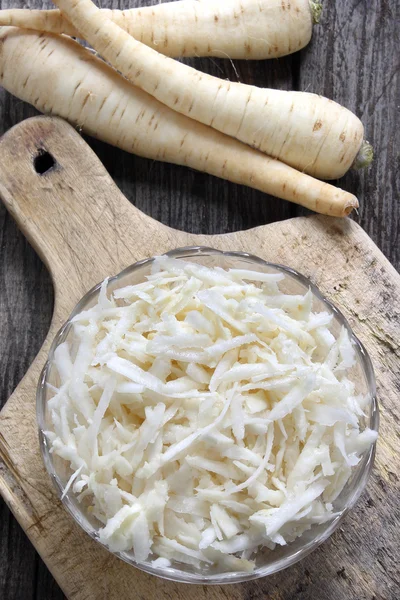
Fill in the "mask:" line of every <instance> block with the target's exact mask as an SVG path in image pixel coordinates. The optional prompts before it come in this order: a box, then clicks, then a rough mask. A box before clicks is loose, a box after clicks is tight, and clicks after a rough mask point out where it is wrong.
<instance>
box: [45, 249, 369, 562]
mask: <svg viewBox="0 0 400 600" xmlns="http://www.w3.org/2000/svg"><path fill="white" fill-rule="evenodd" d="M281 287H282V289H281ZM284 287H285V276H284V275H282V274H281V273H265V272H258V271H251V270H248V269H230V270H228V271H225V270H223V269H221V268H211V267H205V266H202V265H197V264H193V263H190V262H186V261H182V260H176V259H173V258H170V257H167V256H163V257H159V258H157V259H155V261H154V262H153V264H152V272H151V274H150V275H148V276H147V277H146V281H144V282H141V283H138V284H135V285H127V286H125V287H124V288H121V289H118V290H114V291H111V292H110V290H109V289H108V288H110V283H109V281H108V280H105V281H104V282H103V284H102V285H101V287H100V290H99V296H98V303H97V304H96V305H95V306H93V307H92V308H90V309H89V310H85V311H83V312H82V313H80V314H78V315H76V316H75V317H74V319H73V335H70V338H72V337H73V343H72V344H71V345H70V343H69V341H67V342H64V343H62V344H60V345H59V346H58V347H57V349H56V351H55V354H54V362H53V365H52V368H54V372H55V373H56V380H55V381H54V382H53V383H54V385H50V384H49V385H48V386H47V389H48V393H49V395H52V397H51V398H50V399H49V400H48V410H49V414H50V416H51V421H52V424H53V425H52V431H47V432H45V435H46V437H47V440H48V443H49V445H50V446H51V450H50V451H51V452H52V453H53V454H56V455H57V456H59V457H61V458H62V459H64V460H66V461H67V462H68V463H69V464H70V467H71V475H70V477H69V479H68V481H67V482H66V484H65V488H64V493H63V496H65V495H67V494H71V493H73V494H76V495H77V498H78V501H82V500H83V499H84V500H85V503H88V505H89V510H90V512H91V514H92V515H93V517H95V518H97V519H98V520H99V522H100V523H101V528H100V529H99V538H100V540H101V541H102V543H104V544H105V545H107V546H108V547H109V548H110V549H111V550H113V551H119V552H122V551H123V552H132V553H133V555H134V556H135V559H136V560H137V561H138V562H143V561H149V562H151V564H152V565H153V566H154V567H159V568H164V567H170V566H174V563H175V562H181V563H185V564H189V565H191V566H192V567H193V568H194V569H199V570H204V568H208V569H211V568H216V569H218V570H243V571H250V570H252V569H253V568H254V562H253V560H252V559H254V553H255V552H256V551H257V550H258V549H259V548H260V547H261V546H265V547H268V548H270V549H271V550H273V549H274V547H275V546H276V545H285V544H287V543H290V542H291V541H293V540H294V539H295V538H296V537H298V536H300V535H302V533H303V532H304V531H306V530H308V529H309V528H310V527H311V526H312V525H313V524H318V523H325V522H327V521H329V520H331V519H334V518H335V517H336V516H337V513H336V512H335V505H334V502H335V499H336V498H337V497H338V495H339V494H340V493H341V491H342V489H343V488H344V486H345V485H346V482H347V481H348V479H349V477H350V476H351V474H352V469H353V468H354V466H355V465H357V464H358V462H359V461H360V459H361V456H362V454H363V453H364V452H366V451H367V450H368V449H369V448H370V446H371V444H373V443H374V442H375V440H376V437H377V434H376V432H375V431H371V430H370V429H368V428H366V427H364V423H365V420H366V417H365V415H366V414H368V405H369V403H370V397H369V396H366V395H363V394H362V393H360V390H359V389H356V385H355V383H354V382H353V381H352V378H351V373H352V369H353V366H354V364H355V361H356V350H355V347H354V346H353V344H352V342H351V340H350V339H349V336H348V334H347V331H346V329H344V328H343V329H342V330H341V331H340V333H339V335H336V336H335V335H334V334H333V333H332V331H331V329H330V327H331V326H332V321H333V317H332V314H330V313H328V312H320V313H316V312H315V313H314V312H313V295H312V292H311V291H310V290H308V291H306V293H305V294H304V295H300V294H296V295H295V294H290V293H286V292H284V291H282V290H283V288H284Z"/></svg>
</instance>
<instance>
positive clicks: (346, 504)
mask: <svg viewBox="0 0 400 600" xmlns="http://www.w3.org/2000/svg"><path fill="white" fill-rule="evenodd" d="M167 255H168V256H170V257H173V258H178V259H190V261H191V262H195V263H199V264H203V265H206V266H214V267H215V266H218V267H222V268H232V267H234V268H243V269H244V268H246V269H251V270H253V271H259V272H260V271H262V272H267V273H283V274H285V276H286V277H285V279H284V280H283V281H282V282H281V283H280V287H281V289H282V290H283V291H284V292H286V293H289V294H304V293H305V292H306V291H307V290H308V289H309V288H310V289H311V291H312V292H313V294H314V304H313V310H315V311H322V310H325V311H328V312H329V313H332V314H333V321H332V325H331V330H332V332H333V333H334V334H335V335H337V334H338V332H339V330H340V328H341V327H342V326H344V327H345V328H346V329H347V331H348V334H349V337H350V339H351V340H352V341H353V343H354V347H355V351H356V365H355V366H354V367H353V369H352V371H351V372H350V375H351V378H352V380H353V381H354V382H355V384H356V391H357V392H358V393H361V394H367V395H368V396H369V398H370V403H369V407H368V411H367V413H366V418H364V419H363V421H362V422H361V426H362V427H370V428H371V429H373V430H375V431H377V430H378V425H379V412H378V405H377V400H376V388H375V377H374V372H373V368H372V364H371V360H370V358H369V356H368V354H367V352H366V350H365V348H364V346H363V345H362V344H361V342H360V341H359V340H358V338H357V337H356V336H355V335H354V333H353V332H352V330H351V328H350V325H349V324H348V322H347V320H346V319H345V317H344V316H343V315H342V313H341V312H340V311H339V310H338V309H337V308H336V307H335V306H334V305H333V304H331V302H329V300H327V299H326V298H325V297H324V296H323V295H322V294H321V292H320V291H319V290H318V288H317V287H316V286H315V285H314V284H312V283H311V282H310V281H309V280H308V279H307V278H306V277H304V276H303V275H301V274H300V273H298V272H297V271H294V270H293V269H290V268H288V267H285V266H282V265H276V264H272V263H268V262H265V261H264V260H262V259H260V258H258V257H256V256H252V255H250V254H247V253H244V252H222V251H219V250H214V249H212V248H206V247H188V248H179V249H177V250H172V251H171V252H168V253H167ZM153 260H154V258H149V259H147V260H142V261H140V262H137V263H135V264H134V265H132V266H130V267H128V268H127V269H125V270H124V271H122V272H121V273H119V275H116V276H114V277H111V278H110V279H109V285H108V290H109V291H113V290H114V289H116V288H118V287H123V286H126V285H128V284H136V283H139V282H141V281H143V279H144V277H145V276H146V275H148V274H149V273H150V269H151V265H152V262H153ZM100 285H101V283H99V284H98V285H96V286H95V287H94V288H93V289H91V290H90V291H89V292H88V293H87V294H86V295H85V296H84V297H83V298H82V300H81V301H80V302H79V303H78V304H77V306H76V307H75V309H74V311H73V312H72V314H71V315H70V317H69V319H68V321H67V322H66V323H65V324H64V325H63V327H62V328H61V329H60V331H59V332H58V334H57V335H56V337H55V339H54V341H53V344H52V346H51V348H50V352H49V357H48V360H47V362H46V364H45V366H44V369H43V371H42V374H41V377H40V380H39V384H38V389H37V420H38V426H39V439H40V447H41V451H42V455H43V460H44V463H45V466H46V468H47V471H48V473H49V474H50V477H51V479H52V481H53V483H54V485H55V487H56V489H57V493H58V495H59V497H60V498H61V499H62V503H63V505H64V507H65V508H66V509H67V511H68V512H69V513H70V514H71V515H72V517H73V518H74V519H75V521H76V522H77V523H78V524H79V525H80V526H81V527H82V529H84V530H85V531H86V532H87V533H88V534H89V535H90V537H92V538H93V539H94V540H96V541H97V542H98V543H101V542H100V541H99V536H98V529H99V528H100V526H101V524H100V523H99V522H98V521H97V520H96V519H95V518H94V517H93V516H90V514H89V513H88V512H85V507H84V506H82V505H81V504H79V502H78V501H77V499H76V497H75V495H74V494H73V493H72V492H71V490H70V491H68V492H67V493H66V494H65V495H64V488H65V486H66V484H67V482H68V479H69V477H70V475H71V470H70V468H69V466H68V464H67V463H66V462H65V461H64V460H62V459H61V458H59V457H57V456H54V455H53V454H51V453H50V447H49V443H48V440H47V438H46V436H45V434H44V432H45V431H46V430H47V431H48V430H51V429H52V425H51V420H50V415H49V411H48V410H47V401H48V399H49V396H50V391H49V386H48V385H47V384H48V383H49V384H53V385H56V386H57V378H58V375H57V373H56V370H55V368H54V367H53V355H54V351H55V349H56V347H57V346H58V345H59V344H61V343H63V342H64V341H65V340H66V339H67V338H69V336H70V337H71V336H72V325H71V319H72V318H73V317H74V316H75V315H77V314H78V313H80V312H81V311H82V310H85V309H88V308H90V307H92V306H93V305H94V304H95V303H96V302H97V297H98V294H99V290H100ZM374 456H375V444H374V445H372V446H371V447H370V449H369V450H368V451H366V452H364V454H363V455H362V457H361V460H360V462H359V463H358V465H357V466H356V467H354V468H353V472H352V475H351V478H350V479H349V481H348V482H347V484H346V486H345V487H344V489H343V490H342V492H341V494H340V495H339V496H338V498H337V499H336V500H335V501H334V503H333V507H334V511H335V512H336V513H339V514H337V516H335V517H334V518H333V519H332V520H331V521H329V522H327V523H324V524H322V525H313V526H312V527H311V529H310V530H309V531H306V532H305V533H303V534H302V535H301V537H299V538H297V539H296V540H295V541H294V542H291V543H289V544H288V545H287V546H277V547H276V548H275V549H274V550H268V549H262V550H260V551H259V552H258V553H257V557H256V567H255V569H254V571H253V572H251V573H248V572H214V571H208V572H200V571H199V570H197V569H195V568H194V567H192V566H190V565H186V564H182V563H179V564H178V563H176V564H174V565H172V566H171V567H157V566H153V565H152V564H151V561H150V560H148V561H145V562H138V561H136V560H135V559H134V556H133V553H130V552H116V553H114V554H116V556H118V557H119V558H121V559H122V560H124V561H126V562H127V563H129V564H131V565H133V566H135V567H137V568H139V569H141V570H143V571H146V572H147V573H151V574H153V575H157V576H159V577H162V578H165V579H170V580H173V581H178V582H185V583H195V584H219V585H220V584H225V583H240V582H244V581H249V580H252V579H258V578H260V577H265V576H267V575H271V574H273V573H276V572H278V571H280V570H282V569H285V568H287V567H289V566H290V565H293V564H294V563H296V562H297V561H299V560H301V559H302V558H304V557H305V556H307V554H309V553H310V552H311V551H312V550H315V548H317V547H318V546H319V545H320V544H321V543H322V542H324V541H325V540H326V539H327V538H328V537H329V536H330V535H331V534H332V533H333V532H334V531H335V529H337V527H339V525H340V524H341V522H342V521H343V519H344V517H345V515H346V514H347V512H348V510H349V509H350V508H351V507H352V506H353V505H354V504H355V502H356V501H357V499H358V498H359V496H360V495H361V493H362V491H363V490H364V488H365V486H366V483H367V480H368V477H369V475H370V472H371V469H372V465H373V462H374Z"/></svg>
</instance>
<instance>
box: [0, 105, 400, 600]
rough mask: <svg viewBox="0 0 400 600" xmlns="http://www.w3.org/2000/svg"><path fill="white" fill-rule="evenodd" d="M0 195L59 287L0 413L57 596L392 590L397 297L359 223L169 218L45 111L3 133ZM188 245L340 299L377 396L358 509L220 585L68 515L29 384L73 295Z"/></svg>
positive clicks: (23, 504)
mask: <svg viewBox="0 0 400 600" xmlns="http://www.w3.org/2000/svg"><path fill="white" fill-rule="evenodd" d="M41 149H45V150H46V151H47V152H48V153H49V154H50V156H51V157H53V159H54V162H55V164H54V166H53V168H52V169H51V170H49V171H48V172H47V173H44V174H43V175H40V174H38V173H37V172H36V170H35V168H34V165H35V157H36V156H37V155H38V152H40V151H41ZM0 196H1V198H2V200H3V202H4V203H5V206H6V208H7V210H8V211H9V212H10V214H11V215H12V216H13V218H14V219H15V221H16V222H17V224H18V225H19V227H21V229H22V230H23V232H24V234H25V236H26V237H27V239H28V240H29V241H30V243H31V244H32V246H33V247H34V248H35V249H36V251H37V252H38V254H39V255H40V256H41V257H42V259H43V260H44V262H45V264H46V267H47V268H48V270H49V272H50V274H51V277H52V281H53V284H54V290H55V306H54V314H53V318H52V322H51V326H50V330H49V334H48V336H47V338H46V341H45V343H44V345H43V347H42V349H41V350H40V352H39V355H38V356H37V357H36V359H35V360H34V362H33V364H32V365H31V367H30V368H29V370H28V373H27V374H26V375H25V377H24V378H23V380H22V381H21V383H20V384H19V386H18V387H17V389H16V391H15V392H14V394H13V395H12V396H11V398H10V400H9V401H8V402H7V404H6V406H5V407H4V408H3V410H2V412H1V414H0V458H1V459H2V464H1V473H0V491H1V493H2V495H3V497H4V498H5V500H6V502H7V504H8V505H9V507H10V508H11V509H12V511H13V513H14V515H15V516H16V517H17V519H18V521H19V523H20V524H21V525H22V527H23V528H24V530H25V531H26V533H27V534H28V537H29V538H30V540H31V541H32V542H33V544H34V545H35V547H36V548H37V550H38V551H39V553H40V555H41V557H42V558H43V559H44V560H45V562H46V564H47V566H48V567H49V568H50V569H51V571H52V573H53V575H54V576H55V578H56V580H57V582H58V583H59V584H60V586H61V587H62V589H63V590H64V592H65V593H66V594H67V597H68V598H71V599H76V600H103V599H104V600H106V599H107V600H119V599H120V598H134V599H142V598H143V599H147V598H153V597H154V596H155V595H156V594H158V595H159V597H160V598H162V599H164V598H165V599H167V598H177V599H178V600H180V599H182V600H183V599H187V600H194V599H195V598H196V599H199V600H203V599H204V600H205V599H206V598H209V599H215V600H219V599H221V598H223V597H224V595H225V596H226V597H229V598H232V599H237V600H240V599H242V598H245V599H247V598H254V597H257V595H258V596H259V597H263V596H265V595H266V594H267V593H270V590H271V586H276V587H275V588H274V596H273V598H275V599H276V600H283V599H286V598H290V597H292V596H291V594H293V591H294V589H298V590H303V587H302V586H304V585H306V584H305V581H308V579H310V582H309V583H310V584H311V583H312V586H313V587H314V590H315V587H316V586H318V587H317V590H318V592H317V593H318V594H321V595H322V594H323V595H324V596H326V597H327V598H332V599H333V598H334V597H336V596H337V592H336V590H335V587H336V586H337V585H338V584H339V587H345V588H346V590H345V592H346V596H347V597H356V598H358V597H359V598H369V597H371V598H372V597H373V596H375V598H379V599H384V600H389V599H390V600H391V599H392V598H393V600H394V598H395V597H396V593H397V592H396V590H397V589H398V585H399V580H398V573H396V568H397V558H396V550H397V544H398V542H399V533H398V527H397V523H398V519H399V517H400V515H399V506H398V494H399V485H398V483H399V479H398V477H399V474H400V471H399V469H398V468H397V466H396V465H395V464H394V461H395V460H396V457H397V455H398V452H399V451H400V443H399V436H398V432H397V430H396V422H398V420H399V417H400V410H399V406H398V402H397V395H398V382H397V377H398V370H399V366H400V346H399V341H398V340H399V339H400V306H399V305H398V303H397V305H395V304H393V298H398V297H399V296H400V276H399V275H398V274H397V273H396V271H395V270H394V268H393V267H392V266H391V265H390V263H389V262H388V261H387V260H386V259H385V258H384V256H383V255H382V253H381V252H380V251H379V250H378V248H377V247H376V246H375V245H374V243H373V242H372V240H370V238H369V237H368V236H367V235H366V233H365V232H364V231H363V230H362V229H361V228H360V227H359V226H358V225H357V224H355V223H354V222H352V221H351V220H345V219H342V220H339V219H330V218H327V217H325V218H323V217H300V218H296V219H290V220H286V221H282V222H280V223H273V224H270V225H266V226H263V227H259V228H256V229H252V230H248V231H240V232H236V233H230V234H225V235H213V236H204V235H194V234H189V233H185V232H181V231H177V230H174V229H171V228H169V227H167V226H165V225H162V224H160V223H159V222H157V221H155V220H153V219H151V218H150V217H148V216H146V215H145V214H144V213H142V212H140V211H139V210H138V209H137V208H135V207H133V206H132V205H131V204H130V203H129V201H128V200H127V199H126V198H125V197H124V196H123V194H122V193H121V192H119V191H118V189H117V187H116V186H115V184H114V182H113V181H112V179H111V178H110V177H109V175H108V174H107V173H106V171H105V170H104V168H103V166H102V165H101V163H100V161H99V160H98V159H97V157H96V156H95V154H94V153H93V152H92V151H91V150H90V149H89V147H88V146H87V145H86V143H85V142H84V141H83V140H82V138H81V137H80V136H79V134H78V133H76V132H75V131H74V130H73V129H72V128H71V127H70V126H69V125H67V124H66V123H65V122H63V121H61V120H59V119H51V118H46V117H38V118H36V119H33V120H28V121H25V122H24V123H21V124H20V125H17V126H16V127H15V128H14V129H12V130H11V131H10V132H8V133H7V134H6V135H5V136H3V138H2V139H1V140H0ZM187 245H209V246H213V247H216V248H220V249H231V250H240V251H247V252H250V253H253V254H257V255H259V256H261V257H262V258H264V259H267V260H270V261H272V262H277V263H282V264H286V265H289V266H291V267H294V268H295V269H298V270H300V271H302V272H303V273H304V274H305V275H306V276H308V277H310V278H311V279H312V280H313V281H315V282H316V283H317V284H318V285H319V286H320V288H321V290H322V291H323V292H325V293H326V294H328V295H329V297H330V298H331V299H332V300H334V302H335V303H336V304H337V305H338V306H339V307H340V308H342V310H343V311H344V313H345V315H346V316H347V317H348V318H349V321H350V323H351V325H352V326H353V328H354V330H355V332H356V334H358V335H359V337H360V339H361V340H362V341H363V342H364V343H365V345H366V347H367V349H368V351H369V353H370V355H371V358H372V360H373V363H374V365H375V368H376V371H377V378H378V391H379V397H380V400H381V415H382V422H381V437H380V442H379V446H378V454H377V460H376V467H375V471H374V477H373V479H372V481H371V482H370V485H369V487H368V492H367V493H366V494H365V495H364V499H363V500H364V502H365V500H366V502H367V504H366V506H365V509H364V510H365V512H364V513H363V511H362V507H361V506H359V507H358V508H357V510H355V511H353V512H352V513H351V515H350V516H349V517H348V519H346V521H345V522H344V524H343V526H342V527H341V529H340V531H339V532H338V533H336V534H335V535H334V536H333V538H332V540H331V541H330V542H329V543H328V544H327V545H326V547H325V548H323V549H322V550H321V551H317V552H315V553H314V554H313V555H312V556H311V557H309V558H308V559H305V560H304V561H302V562H301V563H300V564H298V565H296V566H294V567H292V568H291V569H290V570H288V571H287V573H285V574H284V575H282V574H277V575H275V576H273V577H269V578H267V579H264V580H260V581H257V582H253V583H250V584H243V585H236V586H230V587H229V588H221V587H218V586H214V587H212V588H207V587H206V586H187V585H182V584H174V583H171V582H160V581H158V580H157V579H156V578H154V577H152V576H149V575H147V574H145V573H141V572H138V571H137V570H135V569H133V568H132V567H130V566H129V565H126V564H125V563H123V562H122V561H120V560H118V559H117V558H115V557H113V556H112V555H110V554H109V553H108V552H106V551H105V550H104V549H103V548H101V547H100V546H99V544H96V543H94V542H93V541H92V540H91V539H90V538H89V537H88V536H87V535H86V534H84V533H83V532H82V531H81V530H80V529H79V527H78V526H77V525H76V524H75V523H74V522H73V520H72V519H71V517H70V516H69V515H67V514H66V512H65V510H64V509H63V507H62V506H61V504H60V502H59V501H58V499H57V496H56V493H55V490H54V489H53V487H52V485H51V482H50V481H49V477H48V476H47V474H46V473H45V470H44V466H43V463H42V459H41V455H40V452H39V448H38V439H37V426H36V415H35V403H34V397H35V390H36V386H37V381H38V378H39V374H40V371H41V369H42V367H43V364H44V362H45V359H46V356H47V353H48V349H49V345H50V342H51V340H52V338H53V337H54V335H55V333H56V331H57V330H58V329H59V327H60V326H61V325H62V323H63V322H64V321H65V319H66V317H67V316H68V314H69V313H70V312H71V310H72V308H73V307H74V305H75V304H76V303H77V301H78V300H79V299H80V298H81V297H82V296H83V294H84V293H85V292H86V291H87V290H88V289H90V288H91V287H92V286H93V285H94V284H95V283H96V282H98V281H101V280H102V279H103V278H104V277H105V276H106V275H112V274H115V273H118V272H119V271H120V270H122V269H123V268H125V267H126V266H128V265H129V264H131V263H133V262H135V261H137V260H140V259H142V258H145V257H148V256H152V255H154V254H158V253H161V252H164V251H167V250H170V249H172V248H175V247H180V246H187ZM21 415H23V418H21ZM377 557H379V558H377ZM316 565H317V566H318V570H317V571H315V566H316ZM383 569H384V571H385V573H384V575H383V573H381V570H383ZM307 573H308V574H309V575H307ZM321 576H322V577H321ZM133 582H134V586H135V587H134V589H133V588H132V585H133ZM369 594H372V596H369ZM318 597H319V596H318Z"/></svg>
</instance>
